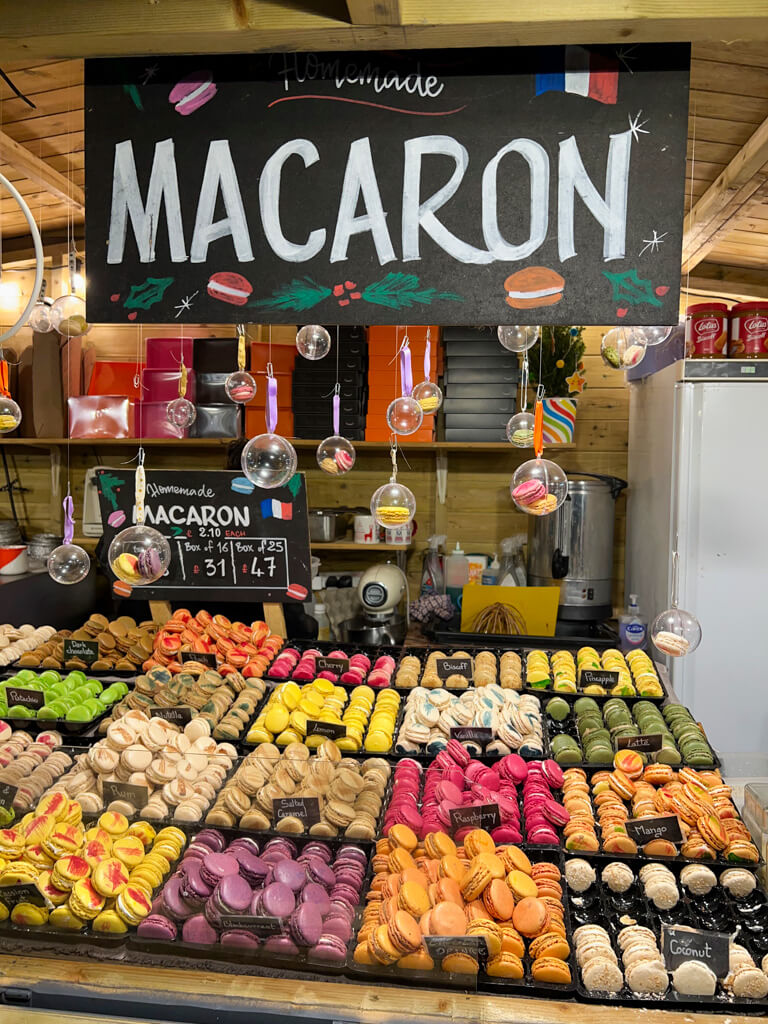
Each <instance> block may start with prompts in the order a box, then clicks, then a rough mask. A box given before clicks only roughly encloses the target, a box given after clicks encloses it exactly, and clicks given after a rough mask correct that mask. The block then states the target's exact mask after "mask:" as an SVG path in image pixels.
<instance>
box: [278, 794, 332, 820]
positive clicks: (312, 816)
mask: <svg viewBox="0 0 768 1024" xmlns="http://www.w3.org/2000/svg"><path fill="white" fill-rule="evenodd" d="M272 814H273V815H274V818H275V821H281V820H282V819H283V818H298V819H299V821H302V822H304V824H305V825H310V826H311V825H317V824H318V822H319V821H320V801H319V800H318V798H317V797H316V796H283V797H278V798H277V799H276V800H273V801H272Z"/></svg>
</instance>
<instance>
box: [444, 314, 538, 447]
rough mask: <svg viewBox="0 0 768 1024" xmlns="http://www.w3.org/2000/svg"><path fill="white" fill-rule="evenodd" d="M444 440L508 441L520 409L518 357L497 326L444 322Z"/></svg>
mask: <svg viewBox="0 0 768 1024" xmlns="http://www.w3.org/2000/svg"><path fill="white" fill-rule="evenodd" d="M443 341H444V343H445V376H444V378H443V391H444V393H445V401H444V402H443V409H444V410H445V440H446V441H480V442H482V441H485V442H488V441H506V440H507V435H506V426H507V421H508V420H509V418H510V416H513V415H514V413H515V411H516V408H517V389H518V381H519V378H520V367H519V365H518V357H517V356H516V355H515V354H514V353H513V352H508V351H507V350H506V349H505V348H503V347H502V346H501V344H500V343H499V339H498V337H497V335H496V328H495V327H444V328H443Z"/></svg>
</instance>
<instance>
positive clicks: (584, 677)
mask: <svg viewBox="0 0 768 1024" xmlns="http://www.w3.org/2000/svg"><path fill="white" fill-rule="evenodd" d="M579 681H580V683H581V685H582V686H605V687H606V688H608V687H612V686H616V684H617V683H618V681H619V673H618V672H610V671H608V670H607V669H594V668H585V669H582V670H581V672H580V674H579Z"/></svg>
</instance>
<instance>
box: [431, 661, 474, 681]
mask: <svg viewBox="0 0 768 1024" xmlns="http://www.w3.org/2000/svg"><path fill="white" fill-rule="evenodd" d="M435 668H436V669H437V674H438V676H439V677H440V678H441V679H442V680H446V679H447V678H448V677H449V676H464V677H465V678H466V679H471V678H472V659H471V658H438V659H437V664H436V666H435Z"/></svg>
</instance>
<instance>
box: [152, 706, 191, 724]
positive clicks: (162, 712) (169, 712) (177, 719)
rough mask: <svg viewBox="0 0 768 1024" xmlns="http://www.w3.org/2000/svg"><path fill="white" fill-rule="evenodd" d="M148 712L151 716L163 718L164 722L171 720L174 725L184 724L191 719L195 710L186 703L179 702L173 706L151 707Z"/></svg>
mask: <svg viewBox="0 0 768 1024" xmlns="http://www.w3.org/2000/svg"><path fill="white" fill-rule="evenodd" d="M149 713H150V714H151V715H152V717H153V718H164V719H165V721H166V722H173V723H174V725H186V724H187V722H190V721H191V720H192V716H193V715H194V713H195V711H194V708H191V707H189V705H188V704H179V706H178V707H175V708H159V707H156V706H155V707H151V708H150V709H149Z"/></svg>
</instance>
